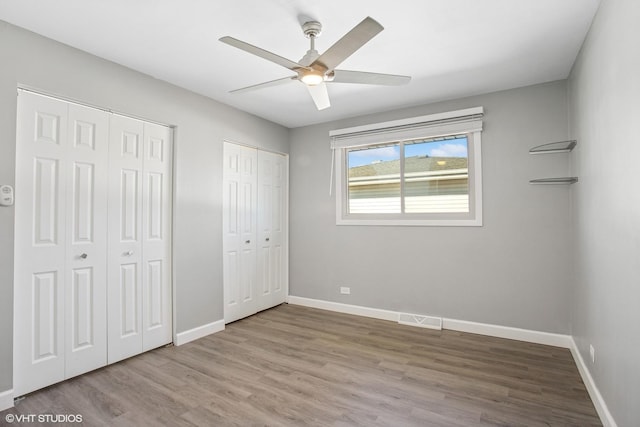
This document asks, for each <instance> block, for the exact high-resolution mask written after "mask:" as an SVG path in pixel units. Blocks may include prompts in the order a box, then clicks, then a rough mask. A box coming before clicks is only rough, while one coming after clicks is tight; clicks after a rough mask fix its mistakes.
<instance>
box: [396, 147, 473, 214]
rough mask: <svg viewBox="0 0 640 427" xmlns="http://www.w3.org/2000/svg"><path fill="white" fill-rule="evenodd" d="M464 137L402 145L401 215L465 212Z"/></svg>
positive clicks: (466, 187)
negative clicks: (404, 213)
mask: <svg viewBox="0 0 640 427" xmlns="http://www.w3.org/2000/svg"><path fill="white" fill-rule="evenodd" d="M468 163H469V154H468V143H467V137H466V136H464V135H463V136H455V137H450V138H445V139H439V140H429V141H414V142H409V143H405V145H404V208H405V209H404V212H406V213H451V212H469V166H468Z"/></svg>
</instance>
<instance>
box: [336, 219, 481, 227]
mask: <svg viewBox="0 0 640 427" xmlns="http://www.w3.org/2000/svg"><path fill="white" fill-rule="evenodd" d="M336 225H358V226H360V225H365V226H393V227H407V226H408V227H482V218H473V219H471V218H469V219H361V218H357V219H355V218H353V219H352V218H349V219H345V218H338V219H337V220H336Z"/></svg>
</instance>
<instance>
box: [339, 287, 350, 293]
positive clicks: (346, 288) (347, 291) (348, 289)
mask: <svg viewBox="0 0 640 427" xmlns="http://www.w3.org/2000/svg"><path fill="white" fill-rule="evenodd" d="M340 293H341V294H343V295H351V288H349V287H347V286H340Z"/></svg>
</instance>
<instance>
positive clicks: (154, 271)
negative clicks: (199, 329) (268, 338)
mask: <svg viewBox="0 0 640 427" xmlns="http://www.w3.org/2000/svg"><path fill="white" fill-rule="evenodd" d="M112 116H113V115H112V114H110V113H108V112H105V111H101V110H97V109H93V108H89V107H85V106H80V105H77V104H73V103H69V102H65V101H61V100H58V99H54V98H49V97H46V96H41V95H37V94H33V93H30V92H25V91H19V95H18V121H17V140H16V192H15V194H16V204H15V210H16V219H15V264H14V272H15V273H14V357H13V360H14V395H15V396H20V395H22V394H26V393H29V392H31V391H34V390H37V389H39V388H42V387H46V386H48V385H50V384H53V383H56V382H58V381H62V380H64V379H66V378H70V377H73V376H76V375H79V374H81V373H84V372H87V371H90V370H93V369H96V368H98V367H100V366H104V365H105V364H107V363H108V361H109V360H110V359H112V358H111V354H112V353H114V354H118V355H120V356H122V354H123V352H121V351H120V347H119V344H118V342H117V341H115V340H112V339H111V336H110V334H111V332H112V331H114V330H116V328H120V324H121V323H122V322H116V321H115V320H114V319H115V317H116V316H114V315H113V314H112V312H113V311H115V309H114V308H113V304H112V301H110V305H109V310H108V305H107V300H108V299H109V298H110V297H111V295H112V294H114V292H116V291H114V289H116V290H117V289H120V288H121V287H122V278H123V275H122V274H121V275H114V274H113V273H112V272H113V271H115V270H116V269H117V268H116V267H114V265H115V264H116V262H117V261H116V260H114V259H112V258H113V255H112V254H113V252H114V251H116V250H119V249H120V248H116V247H111V240H113V237H112V236H113V235H114V234H118V233H120V234H119V237H121V236H124V237H128V236H126V235H122V233H121V232H120V230H117V229H115V228H113V226H112V225H111V224H112V223H117V222H118V221H117V220H114V217H117V218H121V217H124V216H126V214H128V213H129V211H127V209H129V207H130V205H129V204H127V205H126V206H122V205H120V204H119V202H120V199H117V198H115V197H114V196H113V194H119V193H120V189H121V188H122V185H123V184H122V182H121V181H117V182H116V181H115V180H114V179H112V177H113V176H114V175H116V172H114V169H116V170H117V169H118V168H119V167H120V166H121V165H119V164H117V165H115V166H114V165H113V164H112V165H110V155H111V154H112V153H113V151H114V148H113V145H114V144H113V141H114V136H113V135H114V132H113V131H112V130H110V128H111V127H112V125H113V123H112V121H113V120H112ZM127 120H132V121H134V122H138V121H136V120H133V119H127ZM145 125H146V124H145ZM151 126H152V127H153V126H157V125H151ZM158 128H159V129H155V128H154V129H153V130H150V131H148V132H147V133H146V134H145V133H143V134H142V135H141V139H140V140H139V141H140V145H139V146H138V147H137V148H136V149H137V150H140V151H139V153H140V156H142V155H143V153H145V155H146V156H150V157H152V158H153V157H160V158H162V159H163V160H162V161H160V162H157V161H155V160H150V161H147V162H146V164H143V167H142V169H137V170H136V169H127V171H130V170H136V173H137V174H138V178H137V179H138V184H136V185H137V186H138V187H137V188H136V190H135V191H137V195H136V197H137V200H136V201H135V202H132V203H134V204H135V206H136V207H135V209H137V211H136V215H137V216H138V218H142V219H141V220H139V222H138V223H137V225H136V226H137V228H136V231H137V232H138V233H139V234H138V236H140V237H139V240H140V242H141V243H140V245H141V247H142V249H143V250H142V251H140V252H138V255H137V256H140V257H141V260H140V261H139V266H136V268H137V269H138V270H140V269H142V276H141V279H139V280H138V282H137V284H138V286H140V287H141V292H140V294H138V295H137V296H136V301H135V303H136V304H137V307H136V309H135V313H136V315H137V316H138V317H139V319H140V320H139V324H140V327H139V328H138V329H137V331H138V332H142V333H140V334H139V340H140V345H139V349H140V350H139V351H138V352H141V351H142V350H146V349H148V348H152V347H153V346H155V347H157V346H160V345H163V344H166V343H168V342H171V332H172V325H171V300H170V298H171V287H170V286H171V285H170V271H169V259H170V228H169V227H170V206H171V205H170V201H171V190H170V179H169V178H170V167H169V165H170V135H169V134H168V132H169V130H168V128H165V127H162V126H158ZM147 135H148V138H147V140H145V139H144V137H146V136H147ZM143 141H147V142H146V144H147V145H146V146H145V145H144V144H143ZM110 142H111V144H110ZM110 145H112V147H110ZM130 148H131V146H128V147H124V148H123V147H122V146H121V147H120V149H122V150H124V149H130ZM143 149H145V150H147V151H143ZM162 162H164V163H165V165H164V166H162V167H160V166H158V163H162ZM128 173H129V172H127V173H124V172H122V174H124V175H126V174H128ZM158 175H160V176H158ZM116 211H117V212H116ZM152 211H153V212H152ZM148 218H152V219H148ZM159 247H160V248H161V249H158V248H159ZM145 268H146V272H145V271H144V269H145ZM130 301H131V300H127V301H126V302H127V303H129V302H130ZM108 311H109V313H108ZM127 320H128V319H127ZM107 338H109V341H108V340H107ZM145 343H146V344H145ZM114 347H115V348H116V349H117V351H116V350H113V348H114ZM127 354H128V353H127ZM129 355H130V354H129ZM123 357H126V356H123ZM121 358H122V357H121Z"/></svg>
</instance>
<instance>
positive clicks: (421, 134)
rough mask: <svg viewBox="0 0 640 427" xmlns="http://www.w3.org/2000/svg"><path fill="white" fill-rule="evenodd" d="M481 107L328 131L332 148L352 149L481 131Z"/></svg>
mask: <svg viewBox="0 0 640 427" xmlns="http://www.w3.org/2000/svg"><path fill="white" fill-rule="evenodd" d="M483 115H484V111H483V107H474V108H467V109H465V110H457V111H449V112H446V113H440V114H431V115H428V116H420V117H412V118H408V119H402V120H393V121H389V122H382V123H375V124H371V125H364V126H356V127H351V128H345V129H337V130H332V131H330V132H329V137H330V138H331V148H332V149H334V150H335V149H341V148H355V147H363V146H368V145H372V144H384V143H388V142H397V141H409V140H413V139H420V138H435V137H438V136H443V135H452V134H460V133H468V132H479V131H482V117H483Z"/></svg>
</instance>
